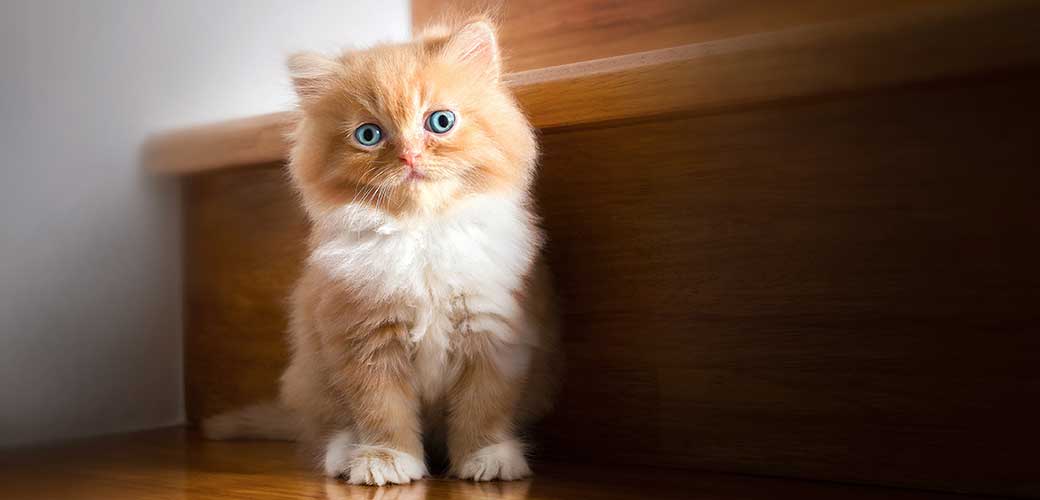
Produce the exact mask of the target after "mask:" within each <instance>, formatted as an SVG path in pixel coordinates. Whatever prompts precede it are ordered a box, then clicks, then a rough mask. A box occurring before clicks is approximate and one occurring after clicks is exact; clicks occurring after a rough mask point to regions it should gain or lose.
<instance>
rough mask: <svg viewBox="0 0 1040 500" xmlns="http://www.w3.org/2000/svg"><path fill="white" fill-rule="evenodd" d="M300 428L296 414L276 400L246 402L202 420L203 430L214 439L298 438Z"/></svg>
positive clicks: (278, 439)
mask: <svg viewBox="0 0 1040 500" xmlns="http://www.w3.org/2000/svg"><path fill="white" fill-rule="evenodd" d="M301 429H302V426H301V424H300V420H299V418H298V417H297V416H296V415H295V414H294V413H293V412H292V411H291V410H289V409H288V408H286V407H285V406H284V405H282V404H280V403H277V402H275V401H270V402H266V403H260V404H255V405H251V406H246V407H245V408H239V409H237V410H232V411H229V412H225V413H221V414H219V415H216V416H212V417H209V418H207V419H205V420H203V421H202V434H203V435H205V436H206V438H208V439H216V440H225V439H266V440H271V441H297V440H299V438H300V434H301Z"/></svg>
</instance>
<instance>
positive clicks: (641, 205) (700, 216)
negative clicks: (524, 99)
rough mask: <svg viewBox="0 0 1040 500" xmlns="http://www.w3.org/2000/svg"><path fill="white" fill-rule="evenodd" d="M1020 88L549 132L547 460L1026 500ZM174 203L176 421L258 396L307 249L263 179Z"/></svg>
mask: <svg viewBox="0 0 1040 500" xmlns="http://www.w3.org/2000/svg"><path fill="white" fill-rule="evenodd" d="M1037 84H1040V78H1037V77H1036V76H1028V77H1027V76H1024V75H1020V76H1018V77H1016V78H1013V79H1010V80H1008V81H1002V80H995V81H992V82H990V81H973V82H960V83H951V84H949V85H945V86H936V85H930V86H925V87H919V88H909V89H902V90H899V91H890V92H885V93H878V94H873V95H869V96H861V97H857V98H841V99H823V100H820V101H818V102H815V101H814V102H800V103H788V104H783V105H775V106H767V107H762V108H756V109H751V110H745V111H742V112H736V113H724V114H717V115H698V116H685V117H673V118H671V119H667V120H657V121H651V122H638V123H618V124H611V125H609V126H603V127H592V128H585V129H567V130H557V131H552V132H548V133H546V134H545V135H544V137H543V139H542V140H543V147H544V151H545V154H544V160H543V168H542V177H541V181H540V188H539V195H540V196H539V199H540V204H541V206H542V212H543V214H544V217H545V224H546V226H547V228H548V230H549V235H550V242H551V243H550V259H551V264H552V266H553V269H554V270H555V272H556V274H557V281H558V285H559V288H560V290H561V293H562V294H563V297H564V299H565V302H564V308H565V311H566V345H567V351H568V357H569V365H570V367H569V374H570V376H569V379H568V380H569V382H568V386H567V389H566V392H565V394H564V396H563V398H562V399H561V405H560V408H559V411H558V414H557V417H556V418H554V419H552V420H551V421H550V422H548V423H547V424H546V425H545V429H544V432H545V433H546V434H547V435H548V438H547V439H544V440H542V446H543V450H544V452H545V454H546V455H547V456H550V457H556V458H560V459H568V460H571V461H577V462H587V461H597V460H609V461H610V462H611V463H636V464H643V465H653V466H669V467H685V468H707V469H714V470H728V471H739V472H748V473H759V474H769V475H785V476H797V477H807V478H820V479H829V480H840V481H855V482H872V483H873V482H877V483H885V484H895V485H904V486H913V487H924V488H938V489H949V490H954V491H967V492H985V493H1003V494H1021V495H1037V494H1040V481H1038V477H1037V476H1036V474H1035V468H1034V462H1033V461H1032V460H1031V459H1030V457H1031V455H1032V453H1033V450H1035V449H1037V447H1038V446H1040V439H1038V436H1037V434H1036V433H1035V432H1033V428H1034V426H1035V422H1036V421H1038V420H1040V409H1038V407H1037V405H1036V403H1035V396H1036V394H1038V393H1040V374H1038V373H1037V372H1036V370H1035V366H1037V363H1038V362H1040V354H1038V353H1040V337H1038V336H1037V335H1036V332H1037V331H1038V327H1040V316H1038V309H1037V307H1036V305H1037V304H1038V303H1040V266H1038V265H1037V263H1036V260H1035V256H1036V255H1037V254H1040V229H1038V226H1037V225H1036V224H1035V220H1034V219H1035V217H1034V214H1035V213H1036V212H1037V207H1036V200H1037V199H1040V170H1037V169H1036V168H1035V166H1036V165H1037V164H1038V161H1040V151H1038V149H1040V146H1038V145H1037V143H1036V141H1035V140H1034V135H1035V134H1034V131H1033V129H1032V128H1031V127H1030V125H1029V124H1030V123H1031V120H1032V117H1033V116H1036V114H1037V113H1040V101H1038V99H1040V98H1038V96H1036V95H1035V92H1034V89H1035V88H1036V85H1037ZM186 196H187V198H186V208H187V212H186V216H185V223H186V226H185V235H186V237H187V238H188V245H189V246H188V249H189V250H188V251H187V252H186V259H187V260H188V262H187V265H188V269H189V274H188V276H187V278H186V281H187V283H188V288H187V293H188V299H187V300H188V307H187V314H188V323H187V325H188V326H187V330H186V335H187V338H188V345H187V347H186V352H187V353H188V360H187V365H186V367H187V371H188V383H187V388H188V402H189V415H190V416H191V417H192V418H193V419H197V418H198V417H200V416H204V415H208V414H211V413H213V412H216V411H220V410H223V409H227V408H229V407H234V406H238V405H241V404H244V403H248V402H252V401H256V400H260V399H264V398H267V397H270V396H271V395H272V394H273V392H274V390H275V385H274V381H275V379H276V377H277V376H278V370H279V369H280V367H281V365H282V363H283V361H284V352H283V351H282V350H281V349H282V340H281V338H282V337H281V336H282V329H283V327H284V323H285V320H284V310H283V308H282V307H283V306H282V304H283V302H282V300H283V297H284V296H285V294H286V293H287V292H288V290H289V287H290V286H291V280H292V277H293V276H294V275H295V273H296V269H297V267H298V265H299V259H300V258H301V254H302V247H303V233H304V232H305V227H304V226H305V224H304V222H303V220H302V215H301V214H300V212H299V209H298V208H296V205H295V201H294V199H293V197H292V195H291V193H290V191H289V189H288V188H287V186H286V185H285V184H284V181H283V175H282V173H281V171H280V169H278V168H276V167H265V168H254V169H242V170H229V171H221V172H213V173H209V174H204V175H201V176H195V177H189V178H187V187H186ZM604 436H610V439H604Z"/></svg>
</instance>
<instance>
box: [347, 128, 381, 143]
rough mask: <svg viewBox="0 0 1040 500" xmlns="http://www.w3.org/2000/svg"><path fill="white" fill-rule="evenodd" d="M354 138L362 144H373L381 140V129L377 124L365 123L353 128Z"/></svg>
mask: <svg viewBox="0 0 1040 500" xmlns="http://www.w3.org/2000/svg"><path fill="white" fill-rule="evenodd" d="M354 138H355V139H357V141H358V142H359V143H361V145H362V146H375V145H376V144H379V141H381V140H383V131H382V130H380V129H379V125H376V124H374V123H366V124H364V125H362V126H360V127H358V128H357V130H354Z"/></svg>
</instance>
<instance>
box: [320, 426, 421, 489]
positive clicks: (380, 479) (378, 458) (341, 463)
mask: <svg viewBox="0 0 1040 500" xmlns="http://www.w3.org/2000/svg"><path fill="white" fill-rule="evenodd" d="M426 474H427V472H426V464H424V463H423V462H422V461H420V460H418V459H416V458H415V457H413V456H411V455H409V454H407V453H404V452H401V451H397V450H394V449H392V448H386V447H383V446H364V445H358V444H355V443H354V437H353V435H352V434H351V433H349V432H340V433H339V434H336V436H334V437H333V438H332V440H331V441H329V445H328V448H327V449H326V450H325V475H326V476H329V477H342V478H345V479H346V480H347V482H349V483H350V484H372V485H378V486H382V485H384V484H407V483H410V482H411V481H412V480H413V479H422V478H423V476H425V475H426Z"/></svg>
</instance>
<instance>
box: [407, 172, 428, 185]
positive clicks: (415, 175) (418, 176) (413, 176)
mask: <svg viewBox="0 0 1040 500" xmlns="http://www.w3.org/2000/svg"><path fill="white" fill-rule="evenodd" d="M405 180H406V181H412V182H418V181H424V180H426V174H424V173H422V172H420V171H418V170H416V169H410V170H408V174H407V175H405Z"/></svg>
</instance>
